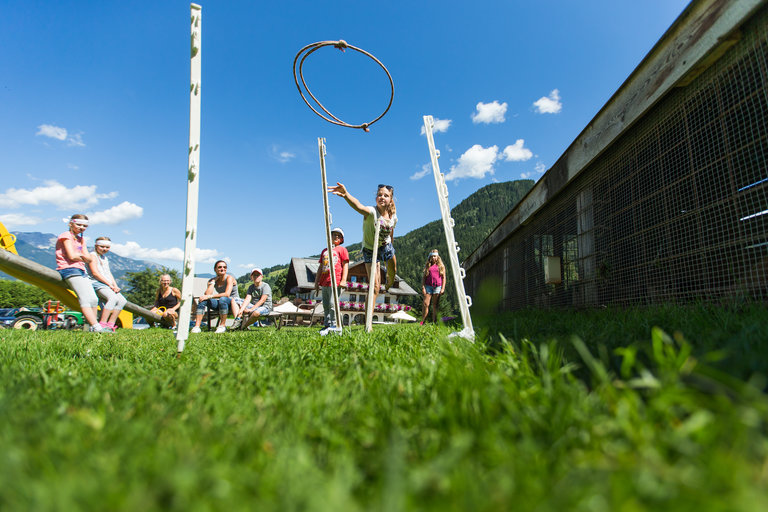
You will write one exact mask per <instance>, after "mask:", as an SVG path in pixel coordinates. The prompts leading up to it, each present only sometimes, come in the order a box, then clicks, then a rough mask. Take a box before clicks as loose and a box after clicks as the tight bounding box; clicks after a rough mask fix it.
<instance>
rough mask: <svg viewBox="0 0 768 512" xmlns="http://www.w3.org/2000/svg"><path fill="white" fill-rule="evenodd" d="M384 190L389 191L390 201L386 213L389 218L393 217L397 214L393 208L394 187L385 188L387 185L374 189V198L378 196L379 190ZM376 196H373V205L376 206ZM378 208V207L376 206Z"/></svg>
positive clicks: (395, 208)
mask: <svg viewBox="0 0 768 512" xmlns="http://www.w3.org/2000/svg"><path fill="white" fill-rule="evenodd" d="M383 188H386V189H387V190H389V195H390V196H391V198H392V200H391V201H390V202H389V206H387V213H389V216H390V217H394V216H395V215H396V214H397V207H396V206H395V189H394V187H389V188H387V185H382V186H381V187H379V188H377V189H376V196H378V195H379V190H381V189H383ZM376 196H374V204H376V201H375V199H376ZM376 208H378V206H376Z"/></svg>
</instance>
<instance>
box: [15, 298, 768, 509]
mask: <svg viewBox="0 0 768 512" xmlns="http://www.w3.org/2000/svg"><path fill="white" fill-rule="evenodd" d="M691 315H693V316H691ZM755 321H758V322H762V324H761V325H759V326H753V328H752V329H750V328H748V326H749V325H751V324H752V323H753V322H755ZM477 324H478V325H476V327H477V331H478V334H479V335H478V341H477V342H476V343H475V344H471V343H468V342H465V341H463V340H460V339H451V340H449V339H448V337H447V334H448V333H449V332H450V330H449V329H448V328H447V327H434V326H430V327H419V326H412V325H409V326H396V327H389V326H381V327H378V328H377V329H376V330H375V331H374V333H373V334H371V335H367V334H365V333H364V332H363V331H362V330H353V331H351V332H348V333H346V334H345V335H343V336H342V337H336V338H321V337H320V336H319V335H318V334H317V331H316V330H303V329H285V330H281V331H276V330H275V329H272V328H262V329H259V330H257V331H252V332H246V333H239V332H235V333H226V334H222V335H215V334H201V335H194V336H192V337H191V338H190V340H189V341H188V344H187V349H186V350H185V352H184V355H183V357H182V358H181V359H176V358H175V357H174V355H175V346H176V345H175V340H174V339H173V337H172V334H171V333H170V332H169V331H164V330H159V329H151V330H145V331H133V332H132V331H122V332H118V333H117V334H115V335H113V336H107V335H93V334H90V333H82V332H76V333H74V332H11V331H0V338H2V344H1V345H0V447H2V449H1V450H0V480H1V481H2V482H4V484H5V485H3V486H0V509H1V510H142V511H146V510H260V511H262V510H281V511H285V510H322V511H325V510H333V511H337V512H338V511H346V510H361V511H368V510H382V511H389V510H393V511H394V510H493V511H497V510H542V511H549V510H552V511H555V510H557V511H562V510H590V511H617V510H618V511H637V510H676V511H680V510H697V511H702V510H706V511H708V510H723V511H726V510H728V511H731V510H744V511H754V510H761V509H763V510H766V509H768V400H767V399H766V396H765V395H764V394H763V392H762V389H764V387H765V381H764V380H761V379H760V377H758V376H753V373H754V372H751V371H750V368H752V367H754V368H756V369H760V368H765V366H766V362H765V359H766V351H765V350H764V349H765V339H766V338H768V336H764V335H765V329H766V327H765V326H766V325H768V321H766V318H765V312H764V311H763V310H761V309H760V308H758V307H755V308H751V309H748V310H744V311H730V312H722V313H720V312H718V311H717V310H707V308H705V307H700V308H698V309H697V308H693V309H688V310H683V309H680V308H663V309H659V310H647V311H645V312H631V311H628V312H623V313H622V312H615V311H604V312H591V313H578V312H566V313H552V312H550V313H542V312H523V313H520V314H514V315H505V316H497V317H494V318H493V319H479V320H478V321H477ZM705 324H706V325H705ZM655 326H660V327H661V328H662V329H663V330H662V329H656V328H654V327H655ZM667 333H669V334H667ZM573 334H576V335H578V338H574V337H572V335H573ZM761 336H764V337H762V338H761ZM686 339H687V340H689V341H690V343H689V341H686ZM580 340H583V341H580ZM723 340H725V341H723ZM744 344H747V345H748V346H746V347H744V346H742V345H744ZM725 345H727V346H725ZM739 347H741V352H738V351H737V348H739ZM715 348H726V351H725V352H723V351H720V352H714V351H713V350H714V349H715ZM750 361H754V364H752V363H750Z"/></svg>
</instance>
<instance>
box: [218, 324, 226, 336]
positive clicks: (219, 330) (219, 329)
mask: <svg viewBox="0 0 768 512" xmlns="http://www.w3.org/2000/svg"><path fill="white" fill-rule="evenodd" d="M223 332H227V328H226V327H224V326H223V325H220V326H218V327H217V328H216V334H221V333H223Z"/></svg>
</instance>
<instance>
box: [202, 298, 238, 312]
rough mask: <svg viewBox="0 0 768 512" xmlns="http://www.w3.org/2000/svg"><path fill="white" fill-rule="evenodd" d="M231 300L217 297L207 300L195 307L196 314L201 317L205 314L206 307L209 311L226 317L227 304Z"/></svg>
mask: <svg viewBox="0 0 768 512" xmlns="http://www.w3.org/2000/svg"><path fill="white" fill-rule="evenodd" d="M230 302H231V300H230V298H229V297H217V298H215V299H207V300H204V301H203V302H201V303H199V304H198V305H197V311H196V313H197V314H198V315H202V314H203V313H205V308H206V306H208V307H209V308H211V311H215V312H217V313H219V314H220V315H226V314H228V313H229V304H230Z"/></svg>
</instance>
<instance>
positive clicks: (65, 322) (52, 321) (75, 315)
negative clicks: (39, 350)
mask: <svg viewBox="0 0 768 512" xmlns="http://www.w3.org/2000/svg"><path fill="white" fill-rule="evenodd" d="M83 322H84V319H83V314H82V313H81V312H79V311H70V310H67V309H65V308H64V306H62V305H61V304H60V303H59V301H53V300H49V301H48V302H46V303H45V305H44V306H43V307H42V308H34V309H29V310H26V311H18V312H17V313H16V319H15V320H14V321H13V323H12V324H11V327H12V328H13V329H27V330H30V331H36V330H38V329H67V330H72V329H80V328H82V326H83Z"/></svg>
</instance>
